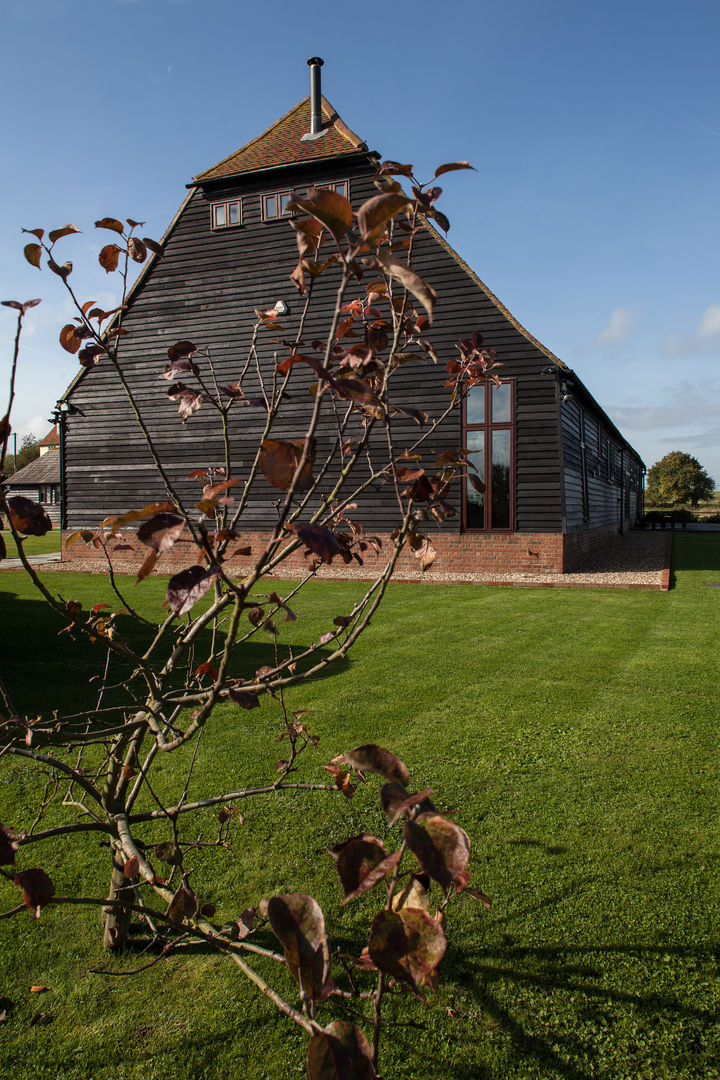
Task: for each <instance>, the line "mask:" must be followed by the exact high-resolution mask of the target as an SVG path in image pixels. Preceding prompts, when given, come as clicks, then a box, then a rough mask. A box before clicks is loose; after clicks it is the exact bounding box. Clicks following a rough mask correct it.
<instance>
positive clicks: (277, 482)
mask: <svg viewBox="0 0 720 1080" xmlns="http://www.w3.org/2000/svg"><path fill="white" fill-rule="evenodd" d="M304 448H305V439H264V440H263V442H262V443H261V444H260V468H261V469H262V471H263V473H264V475H265V479H266V480H267V481H268V482H269V483H271V484H272V485H273V486H274V487H276V488H280V489H281V490H282V491H287V489H288V488H289V487H290V484H291V483H292V480H293V477H294V476H295V473H296V471H297V467H298V465H299V464H300V459H301V457H302V453H303V450H304ZM314 461H315V440H314V439H312V440H311V442H310V447H309V449H308V455H307V460H306V461H305V464H304V465H303V468H302V472H301V473H300V476H299V477H298V480H297V483H296V485H295V490H296V491H307V489H308V488H309V487H310V485H311V483H312V467H313V463H314Z"/></svg>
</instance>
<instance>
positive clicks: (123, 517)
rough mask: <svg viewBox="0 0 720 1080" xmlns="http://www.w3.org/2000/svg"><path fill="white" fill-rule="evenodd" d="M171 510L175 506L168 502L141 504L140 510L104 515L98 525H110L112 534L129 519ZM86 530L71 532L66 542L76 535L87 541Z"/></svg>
mask: <svg viewBox="0 0 720 1080" xmlns="http://www.w3.org/2000/svg"><path fill="white" fill-rule="evenodd" d="M173 510H175V506H174V505H173V503H170V502H164V503H151V504H150V505H149V506H143V508H142V510H128V511H127V513H125V514H119V515H118V516H117V517H106V518H105V520H104V521H103V522H102V525H101V526H100V527H101V528H103V529H105V528H107V527H108V526H112V528H111V529H110V535H111V536H114V535H115V533H116V532H118V530H119V529H122V527H123V526H124V525H128V524H130V522H131V521H144V520H145V518H149V517H152V516H153V514H161V513H164V512H166V511H173ZM87 532H88V530H87V529H85V530H82V531H81V532H79V533H73V535H72V537H70V539H68V541H67V543H68V544H69V543H70V540H72V539H75V538H76V537H78V536H80V537H82V539H83V540H85V541H86V542H87V540H88V537H87V536H86V535H85V534H86V533H87ZM92 535H93V534H92V533H91V534H90V538H92Z"/></svg>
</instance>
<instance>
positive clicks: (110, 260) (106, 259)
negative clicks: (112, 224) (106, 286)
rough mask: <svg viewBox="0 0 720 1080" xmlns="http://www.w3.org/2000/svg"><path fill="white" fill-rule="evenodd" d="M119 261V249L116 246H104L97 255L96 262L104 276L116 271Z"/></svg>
mask: <svg viewBox="0 0 720 1080" xmlns="http://www.w3.org/2000/svg"><path fill="white" fill-rule="evenodd" d="M119 259H120V248H119V247H118V246H117V244H106V245H105V247H104V248H103V249H102V251H101V252H100V254H99V255H98V262H99V263H100V265H101V266H102V268H103V270H104V271H105V273H106V274H109V273H111V272H112V271H113V270H117V266H118V261H119Z"/></svg>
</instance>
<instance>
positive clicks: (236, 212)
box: [228, 202, 240, 225]
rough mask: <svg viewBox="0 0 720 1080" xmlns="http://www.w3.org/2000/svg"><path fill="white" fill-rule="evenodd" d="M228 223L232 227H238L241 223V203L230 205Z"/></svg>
mask: <svg viewBox="0 0 720 1080" xmlns="http://www.w3.org/2000/svg"><path fill="white" fill-rule="evenodd" d="M228 222H229V223H230V225H237V224H239V222H240V203H236V202H231V203H228Z"/></svg>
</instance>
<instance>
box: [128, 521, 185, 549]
mask: <svg viewBox="0 0 720 1080" xmlns="http://www.w3.org/2000/svg"><path fill="white" fill-rule="evenodd" d="M184 528H185V519H184V518H181V517H179V516H178V515H177V514H168V513H164V512H163V513H159V514H154V515H153V517H151V518H148V519H146V520H145V521H143V523H142V525H141V526H140V528H139V529H138V532H137V536H138V540H139V541H140V543H141V544H147V546H148V547H151V548H152V549H153V551H156V552H157V554H158V555H162V554H163V552H165V551H169V550H170V548H171V547H172V546H173V544H174V543H175V541H176V540H177V539H178V538H179V537H180V535H181V534H182V531H183V529H184Z"/></svg>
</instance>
